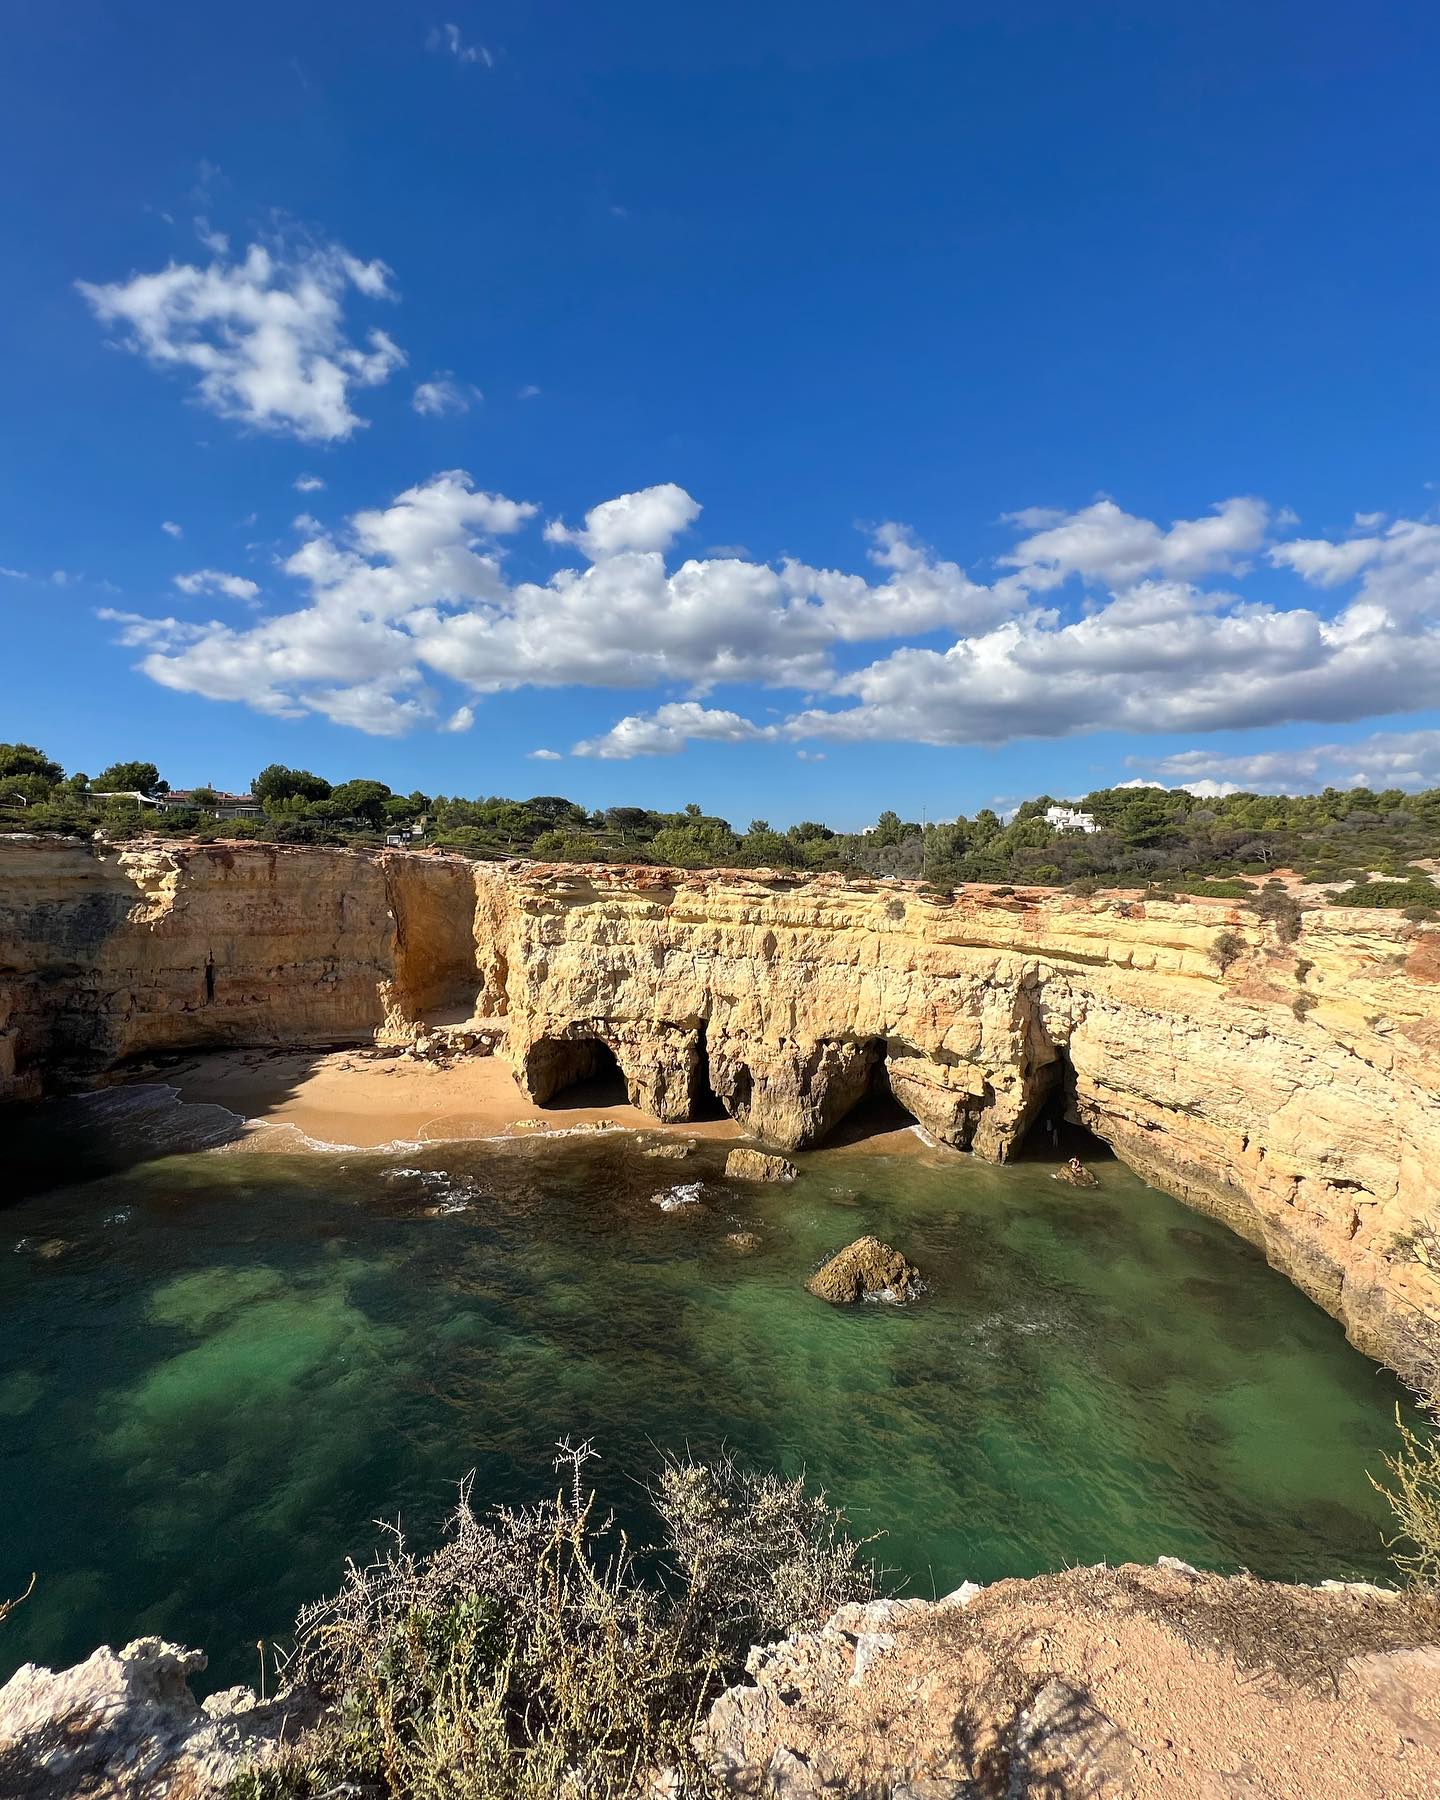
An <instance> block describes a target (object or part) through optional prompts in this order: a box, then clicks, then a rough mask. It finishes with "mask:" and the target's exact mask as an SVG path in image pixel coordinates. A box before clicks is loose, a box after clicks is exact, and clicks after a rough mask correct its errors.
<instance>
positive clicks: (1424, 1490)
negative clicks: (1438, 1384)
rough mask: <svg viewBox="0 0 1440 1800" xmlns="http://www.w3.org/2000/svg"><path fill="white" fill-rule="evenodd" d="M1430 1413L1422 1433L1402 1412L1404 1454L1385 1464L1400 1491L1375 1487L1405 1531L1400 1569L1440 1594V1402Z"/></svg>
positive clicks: (1431, 1403)
mask: <svg viewBox="0 0 1440 1800" xmlns="http://www.w3.org/2000/svg"><path fill="white" fill-rule="evenodd" d="M1425 1411H1426V1412H1427V1413H1428V1414H1429V1421H1430V1422H1429V1425H1428V1426H1427V1427H1425V1428H1423V1429H1422V1430H1420V1431H1416V1430H1415V1429H1414V1428H1413V1427H1411V1426H1410V1425H1408V1424H1406V1422H1405V1420H1404V1419H1403V1418H1402V1417H1401V1415H1400V1409H1399V1408H1398V1407H1397V1408H1396V1410H1395V1423H1396V1425H1397V1426H1398V1428H1399V1431H1400V1448H1399V1450H1397V1451H1396V1453H1395V1454H1394V1456H1387V1457H1386V1458H1385V1467H1386V1468H1387V1469H1388V1470H1389V1472H1390V1479H1391V1481H1392V1482H1393V1483H1394V1486H1393V1487H1386V1486H1385V1485H1384V1484H1383V1483H1381V1482H1378V1481H1377V1482H1375V1486H1376V1487H1377V1488H1378V1489H1379V1490H1380V1492H1381V1493H1382V1494H1383V1495H1384V1496H1385V1498H1386V1499H1387V1500H1388V1501H1389V1502H1390V1508H1391V1511H1392V1512H1393V1513H1394V1514H1395V1520H1396V1523H1397V1524H1398V1525H1399V1527H1400V1537H1399V1538H1398V1539H1396V1541H1395V1544H1393V1545H1392V1547H1391V1549H1392V1555H1393V1557H1394V1561H1395V1565H1396V1567H1397V1568H1399V1569H1401V1570H1403V1571H1404V1573H1405V1574H1406V1575H1407V1576H1408V1577H1409V1578H1410V1580H1411V1581H1412V1582H1413V1583H1414V1584H1415V1585H1416V1586H1417V1587H1421V1588H1426V1589H1429V1590H1431V1591H1432V1592H1434V1591H1436V1590H1440V1396H1435V1395H1432V1396H1431V1397H1430V1399H1429V1400H1428V1401H1427V1403H1426V1405H1425ZM1407 1546H1408V1547H1407Z"/></svg>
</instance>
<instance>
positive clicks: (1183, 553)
mask: <svg viewBox="0 0 1440 1800" xmlns="http://www.w3.org/2000/svg"><path fill="white" fill-rule="evenodd" d="M1008 517H1009V519H1010V520H1011V521H1012V522H1013V523H1014V524H1017V525H1019V526H1021V527H1022V528H1026V529H1029V528H1032V527H1038V529H1035V530H1033V532H1032V535H1031V536H1029V537H1026V538H1023V539H1022V540H1021V541H1020V543H1018V544H1017V545H1016V546H1015V548H1014V550H1013V551H1012V552H1011V553H1010V555H1008V556H1003V557H1001V559H1000V560H1001V562H1002V563H1004V564H1006V565H1008V566H1009V567H1011V568H1018V569H1024V570H1025V571H1026V573H1027V577H1028V579H1029V582H1030V585H1031V586H1033V587H1037V588H1038V587H1044V586H1049V585H1054V584H1055V583H1057V582H1060V581H1063V580H1065V579H1066V577H1067V576H1070V575H1078V576H1080V577H1081V579H1082V580H1085V581H1103V582H1105V583H1107V584H1109V585H1112V586H1118V585H1124V584H1125V583H1128V582H1132V581H1136V580H1138V579H1139V578H1140V577H1141V576H1142V575H1147V574H1152V573H1154V574H1160V575H1169V576H1174V577H1175V578H1176V579H1178V580H1182V581H1193V580H1195V579H1197V578H1198V577H1199V576H1202V575H1209V574H1213V573H1215V572H1216V571H1226V572H1228V571H1230V570H1233V569H1236V568H1237V567H1239V566H1240V563H1241V559H1242V558H1243V557H1245V556H1246V555H1247V554H1249V553H1250V552H1252V551H1255V550H1258V549H1259V548H1260V546H1261V545H1262V544H1263V543H1264V541H1265V532H1266V527H1267V524H1268V521H1269V509H1268V507H1266V505H1265V504H1264V502H1263V501H1260V500H1253V499H1245V498H1240V499H1234V500H1222V501H1220V502H1219V503H1218V505H1216V506H1215V507H1214V508H1212V510H1211V513H1210V515H1209V516H1208V517H1206V518H1201V519H1177V520H1175V522H1174V523H1173V524H1172V525H1171V526H1170V527H1169V528H1168V529H1166V528H1164V527H1162V526H1160V525H1157V524H1155V522H1154V521H1153V520H1151V519H1141V518H1137V517H1136V516H1135V515H1134V514H1133V513H1127V512H1124V511H1122V510H1121V508H1120V507H1118V506H1117V505H1116V504H1115V502H1114V501H1113V500H1103V499H1102V500H1097V501H1095V503H1094V504H1093V505H1091V506H1086V507H1083V508H1082V509H1081V510H1080V511H1079V512H1073V513H1064V512H1054V511H1049V510H1046V509H1043V508H1039V507H1031V508H1028V509H1027V510H1026V511H1024V512H1018V513H1011V514H1009V515H1008Z"/></svg>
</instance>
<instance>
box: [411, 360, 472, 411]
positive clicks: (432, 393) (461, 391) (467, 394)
mask: <svg viewBox="0 0 1440 1800" xmlns="http://www.w3.org/2000/svg"><path fill="white" fill-rule="evenodd" d="M483 398H484V396H483V395H482V394H481V392H480V390H479V388H476V387H468V386H464V385H462V384H461V383H460V382H458V381H456V380H455V378H454V377H453V376H452V375H451V373H450V371H449V370H448V369H447V370H445V371H444V373H443V374H440V375H432V376H431V378H430V379H429V381H422V382H421V383H420V384H419V386H418V387H417V388H416V389H415V392H414V393H413V394H412V395H411V397H410V404H411V406H413V407H414V409H415V411H416V412H417V413H422V414H424V415H426V416H428V417H430V418H437V419H438V418H443V417H444V416H445V415H446V414H455V413H466V412H469V410H470V406H471V402H472V401H476V400H481V399H483Z"/></svg>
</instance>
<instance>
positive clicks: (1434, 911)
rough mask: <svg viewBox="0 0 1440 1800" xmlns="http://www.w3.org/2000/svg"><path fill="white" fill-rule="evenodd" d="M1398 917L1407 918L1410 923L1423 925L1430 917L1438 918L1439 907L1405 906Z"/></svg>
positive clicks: (1439, 913) (1439, 917) (1439, 914)
mask: <svg viewBox="0 0 1440 1800" xmlns="http://www.w3.org/2000/svg"><path fill="white" fill-rule="evenodd" d="M1400 917H1401V918H1402V919H1408V920H1409V921H1410V923H1411V924H1412V925H1425V924H1428V923H1429V922H1430V921H1431V920H1432V919H1440V908H1437V907H1434V906H1407V907H1406V908H1405V910H1404V912H1402V913H1401V915H1400Z"/></svg>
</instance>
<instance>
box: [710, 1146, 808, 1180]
mask: <svg viewBox="0 0 1440 1800" xmlns="http://www.w3.org/2000/svg"><path fill="white" fill-rule="evenodd" d="M799 1173H800V1171H799V1170H798V1169H797V1168H796V1167H795V1165H794V1163H792V1162H790V1161H788V1160H787V1159H786V1158H785V1157H783V1156H772V1155H770V1153H769V1152H768V1151H766V1150H732V1151H731V1152H730V1154H729V1155H728V1156H727V1157H726V1158H725V1174H726V1176H727V1177H728V1178H729V1179H730V1180H731V1181H793V1180H794V1179H795V1177H796V1176H797V1175H798V1174H799Z"/></svg>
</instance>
